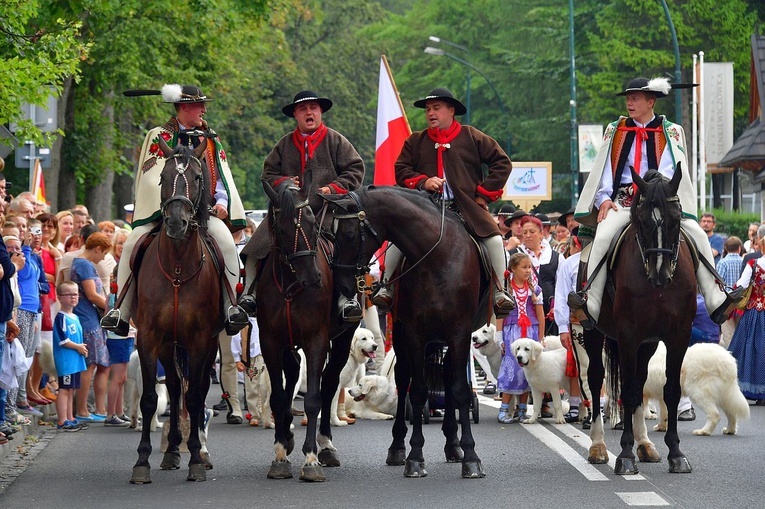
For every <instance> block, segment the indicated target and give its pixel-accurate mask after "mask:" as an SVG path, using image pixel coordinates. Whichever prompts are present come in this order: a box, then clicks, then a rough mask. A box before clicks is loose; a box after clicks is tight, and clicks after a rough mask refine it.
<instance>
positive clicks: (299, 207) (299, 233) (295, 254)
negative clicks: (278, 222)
mask: <svg viewBox="0 0 765 509" xmlns="http://www.w3.org/2000/svg"><path fill="white" fill-rule="evenodd" d="M307 206H308V200H307V199H306V200H305V201H302V202H299V203H296V204H295V210H296V211H297V217H296V218H295V220H294V223H295V239H294V242H293V246H292V253H290V254H285V253H284V250H283V249H282V247H281V246H280V245H279V243H278V241H277V240H276V239H277V238H278V237H277V236H276V235H274V239H275V243H276V247H277V250H278V251H279V257H280V258H281V260H282V261H283V262H284V263H286V264H287V266H288V267H289V268H290V270H291V271H292V273H293V274H294V273H295V268H294V267H293V266H292V260H294V259H295V258H299V257H301V256H314V257H315V256H316V248H315V247H314V248H313V249H312V248H311V242H310V240H309V239H308V235H307V234H306V232H305V229H304V228H303V209H304V208H305V207H307ZM273 211H274V214H278V213H279V212H280V209H279V208H277V207H273ZM316 231H317V232H318V228H317V229H316ZM301 237H302V239H303V242H305V245H306V247H307V248H308V249H303V250H300V251H298V241H299V240H300V238H301ZM317 237H318V233H317ZM317 243H318V241H317Z"/></svg>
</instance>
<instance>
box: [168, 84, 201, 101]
mask: <svg viewBox="0 0 765 509" xmlns="http://www.w3.org/2000/svg"><path fill="white" fill-rule="evenodd" d="M162 99H164V101H165V102H166V103H174V104H179V103H181V104H182V103H207V102H210V101H212V99H210V98H209V97H207V96H206V95H205V94H204V93H203V92H202V89H201V88H199V87H198V86H196V85H183V86H181V85H165V86H163V87H162Z"/></svg>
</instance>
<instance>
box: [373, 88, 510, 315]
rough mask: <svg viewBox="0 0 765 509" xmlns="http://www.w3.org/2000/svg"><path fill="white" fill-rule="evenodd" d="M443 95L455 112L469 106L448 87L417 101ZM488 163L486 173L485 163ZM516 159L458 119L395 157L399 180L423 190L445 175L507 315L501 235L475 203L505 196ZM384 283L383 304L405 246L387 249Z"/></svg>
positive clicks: (420, 136) (446, 191) (452, 202)
mask: <svg viewBox="0 0 765 509" xmlns="http://www.w3.org/2000/svg"><path fill="white" fill-rule="evenodd" d="M432 100H440V101H444V102H446V103H448V104H450V105H451V106H453V107H454V113H455V115H462V114H464V113H465V111H466V108H465V106H464V105H463V104H462V103H461V102H459V101H458V100H457V99H455V98H454V96H453V95H452V93H451V92H450V91H449V90H447V89H445V88H436V89H434V90H433V91H432V92H431V93H430V94H429V95H428V96H427V97H425V98H424V99H420V100H419V101H416V102H415V103H414V105H415V106H416V107H418V108H425V105H426V102H427V101H432ZM483 164H486V165H487V166H488V169H489V170H488V174H486V175H484V172H483V168H482V165H483ZM511 170H512V163H511V162H510V158H509V157H508V156H507V154H506V153H505V151H504V150H502V147H500V146H499V143H497V142H496V141H495V140H494V139H493V138H491V137H490V136H487V135H486V134H484V133H482V132H481V131H479V130H478V129H476V128H475V127H472V126H468V125H462V124H460V123H459V122H457V120H456V119H455V120H454V121H453V122H452V123H451V125H450V126H449V127H448V128H447V129H438V128H429V129H426V130H424V131H419V132H416V133H413V134H412V135H411V136H410V137H409V138H408V139H407V140H406V142H405V143H404V147H403V149H402V150H401V154H400V155H399V157H398V160H396V165H395V171H396V183H397V184H398V185H399V186H402V187H406V188H409V189H423V186H424V184H425V181H426V180H428V178H430V177H439V178H445V179H446V182H445V183H444V187H443V199H444V200H445V201H446V202H447V203H448V204H449V206H453V207H454V208H456V209H457V210H458V211H459V213H460V214H461V215H462V217H463V219H464V221H465V224H466V226H467V228H468V230H470V232H471V233H472V234H473V236H474V237H476V238H477V240H478V241H479V242H481V243H482V244H483V245H484V246H486V248H487V251H488V253H489V257H490V259H491V264H492V268H493V272H494V281H495V292H494V303H495V312H497V316H498V317H504V316H506V315H507V313H509V312H510V311H511V310H512V309H513V308H514V307H515V305H514V304H513V300H512V297H511V296H510V295H509V294H508V293H507V292H506V291H504V289H503V286H504V285H503V281H504V280H505V279H506V271H507V262H506V260H505V250H504V244H503V242H502V234H501V233H500V231H499V228H498V226H497V223H496V221H495V220H494V218H493V217H492V215H491V214H490V213H489V212H488V211H487V210H485V209H484V208H483V207H482V206H481V205H479V204H478V203H476V201H475V199H476V198H477V197H478V196H481V197H483V198H484V199H485V200H486V201H487V202H493V201H496V200H498V199H499V198H501V196H502V192H503V188H504V186H505V182H507V179H508V177H510V171H511ZM385 257H386V263H385V274H384V276H383V286H381V287H380V288H379V290H378V291H377V292H376V294H375V296H374V298H373V302H374V303H375V304H376V305H377V306H379V307H382V308H389V307H390V305H391V303H392V295H391V292H390V290H389V289H388V288H387V287H386V286H385V285H386V282H387V281H390V278H391V276H392V275H393V272H394V270H395V269H396V266H397V265H398V264H399V262H400V261H401V257H402V255H401V251H399V250H398V248H396V247H395V246H393V245H391V247H390V248H389V249H388V251H387V252H386V255H385Z"/></svg>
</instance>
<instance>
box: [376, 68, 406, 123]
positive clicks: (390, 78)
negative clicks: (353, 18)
mask: <svg viewBox="0 0 765 509" xmlns="http://www.w3.org/2000/svg"><path fill="white" fill-rule="evenodd" d="M380 57H381V58H382V61H383V65H385V72H387V73H388V79H389V80H390V84H391V85H393V91H394V92H396V101H398V106H399V108H401V113H403V114H404V122H406V128H407V130H408V131H409V132H410V133H411V132H412V126H410V125H409V118H407V116H406V110H405V109H404V103H402V102H401V96H399V94H398V87H397V86H396V82H395V81H394V80H393V73H392V72H390V66H389V65H388V58H387V57H386V56H385V53H383V54H382V55H380Z"/></svg>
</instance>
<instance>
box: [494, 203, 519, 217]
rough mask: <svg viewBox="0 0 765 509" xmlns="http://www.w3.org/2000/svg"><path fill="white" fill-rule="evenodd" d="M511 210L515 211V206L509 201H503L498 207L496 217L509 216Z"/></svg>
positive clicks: (511, 212)
mask: <svg viewBox="0 0 765 509" xmlns="http://www.w3.org/2000/svg"><path fill="white" fill-rule="evenodd" d="M513 212H515V207H513V206H512V205H510V204H509V203H505V204H504V205H502V206H501V207H500V208H499V212H497V217H508V216H511V215H512V214H513Z"/></svg>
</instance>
